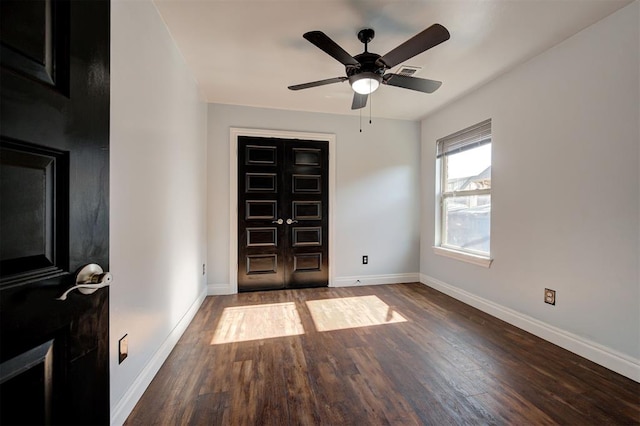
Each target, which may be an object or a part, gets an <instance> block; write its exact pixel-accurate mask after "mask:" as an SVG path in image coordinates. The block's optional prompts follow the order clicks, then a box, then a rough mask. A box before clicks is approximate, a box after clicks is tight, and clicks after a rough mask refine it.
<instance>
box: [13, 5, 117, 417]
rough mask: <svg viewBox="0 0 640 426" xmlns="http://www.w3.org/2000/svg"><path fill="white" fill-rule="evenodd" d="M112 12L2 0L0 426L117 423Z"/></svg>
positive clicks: (95, 7)
mask: <svg viewBox="0 0 640 426" xmlns="http://www.w3.org/2000/svg"><path fill="white" fill-rule="evenodd" d="M109 15H110V6H109V2H108V1H103V0H92V1H83V0H70V1H65V0H23V1H13V0H1V1H0V19H1V26H0V73H1V74H0V104H1V107H0V402H1V406H0V424H83V425H87V424H108V423H109V410H110V407H109V303H108V302H109V289H108V288H102V289H100V290H97V291H96V292H95V293H93V294H90V295H82V294H79V293H78V292H77V291H76V292H74V293H71V294H69V296H68V298H67V300H65V301H60V300H55V299H56V298H57V297H59V296H60V295H61V294H62V293H63V292H64V291H65V289H67V288H69V287H70V286H72V285H73V283H74V282H75V276H74V275H75V271H76V270H77V269H78V268H80V267H81V266H83V265H84V264H87V263H97V264H100V266H102V267H103V268H104V269H105V270H108V267H109Z"/></svg>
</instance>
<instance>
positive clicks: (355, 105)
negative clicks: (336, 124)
mask: <svg viewBox="0 0 640 426" xmlns="http://www.w3.org/2000/svg"><path fill="white" fill-rule="evenodd" d="M368 97H369V95H361V94H360V93H355V92H354V93H353V102H352V103H351V109H360V108H364V107H365V106H367V98H368Z"/></svg>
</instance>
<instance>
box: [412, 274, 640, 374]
mask: <svg viewBox="0 0 640 426" xmlns="http://www.w3.org/2000/svg"><path fill="white" fill-rule="evenodd" d="M420 282H421V283H422V284H425V285H427V286H429V287H432V288H434V289H436V290H438V291H440V292H442V293H445V294H447V295H449V296H451V297H453V298H454V299H457V300H460V301H461V302H464V303H466V304H467V305H471V306H473V307H474V308H477V309H480V310H481V311H483V312H486V313H488V314H489V315H492V316H494V317H496V318H499V319H501V320H503V321H505V322H507V323H509V324H511V325H514V326H516V327H518V328H520V329H522V330H525V331H528V332H529V333H531V334H534V335H536V336H538V337H540V338H542V339H544V340H547V341H549V342H551V343H553V344H555V345H558V346H560V347H561V348H564V349H566V350H568V351H570V352H573V353H575V354H577V355H580V356H581V357H584V358H586V359H588V360H590V361H593V362H595V363H596V364H600V365H602V366H603V367H606V368H608V369H610V370H613V371H615V372H616V373H619V374H622V375H623V376H625V377H628V378H630V379H632V380H635V381H636V382H640V360H639V359H636V358H633V357H631V356H629V355H625V354H623V353H620V352H618V351H616V350H614V349H611V348H608V347H606V346H603V345H601V344H599V343H596V342H593V341H591V340H588V339H585V338H583V337H580V336H578V335H576V334H573V333H570V332H568V331H565V330H562V329H560V328H557V327H554V326H552V325H550V324H547V323H545V322H543V321H540V320H537V319H535V318H532V317H530V316H528V315H525V314H522V313H520V312H517V311H514V310H513V309H510V308H507V307H505V306H502V305H499V304H497V303H494V302H492V301H490V300H487V299H484V298H482V297H479V296H476V295H475V294H472V293H469V292H467V291H465V290H462V289H460V288H457V287H454V286H452V285H450V284H447V283H444V282H442V281H440V280H437V279H435V278H432V277H430V276H428V275H425V274H420Z"/></svg>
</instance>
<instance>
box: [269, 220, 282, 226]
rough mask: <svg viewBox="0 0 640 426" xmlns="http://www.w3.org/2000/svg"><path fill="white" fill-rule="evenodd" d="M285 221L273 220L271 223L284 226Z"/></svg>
mask: <svg viewBox="0 0 640 426" xmlns="http://www.w3.org/2000/svg"><path fill="white" fill-rule="evenodd" d="M283 222H284V221H283V220H282V219H278V220H272V221H271V223H277V224H278V225H282V223H283Z"/></svg>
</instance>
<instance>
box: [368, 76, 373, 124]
mask: <svg viewBox="0 0 640 426" xmlns="http://www.w3.org/2000/svg"><path fill="white" fill-rule="evenodd" d="M369 84H371V83H369ZM372 103H373V93H372V94H371V95H370V96H369V124H371V104H372Z"/></svg>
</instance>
